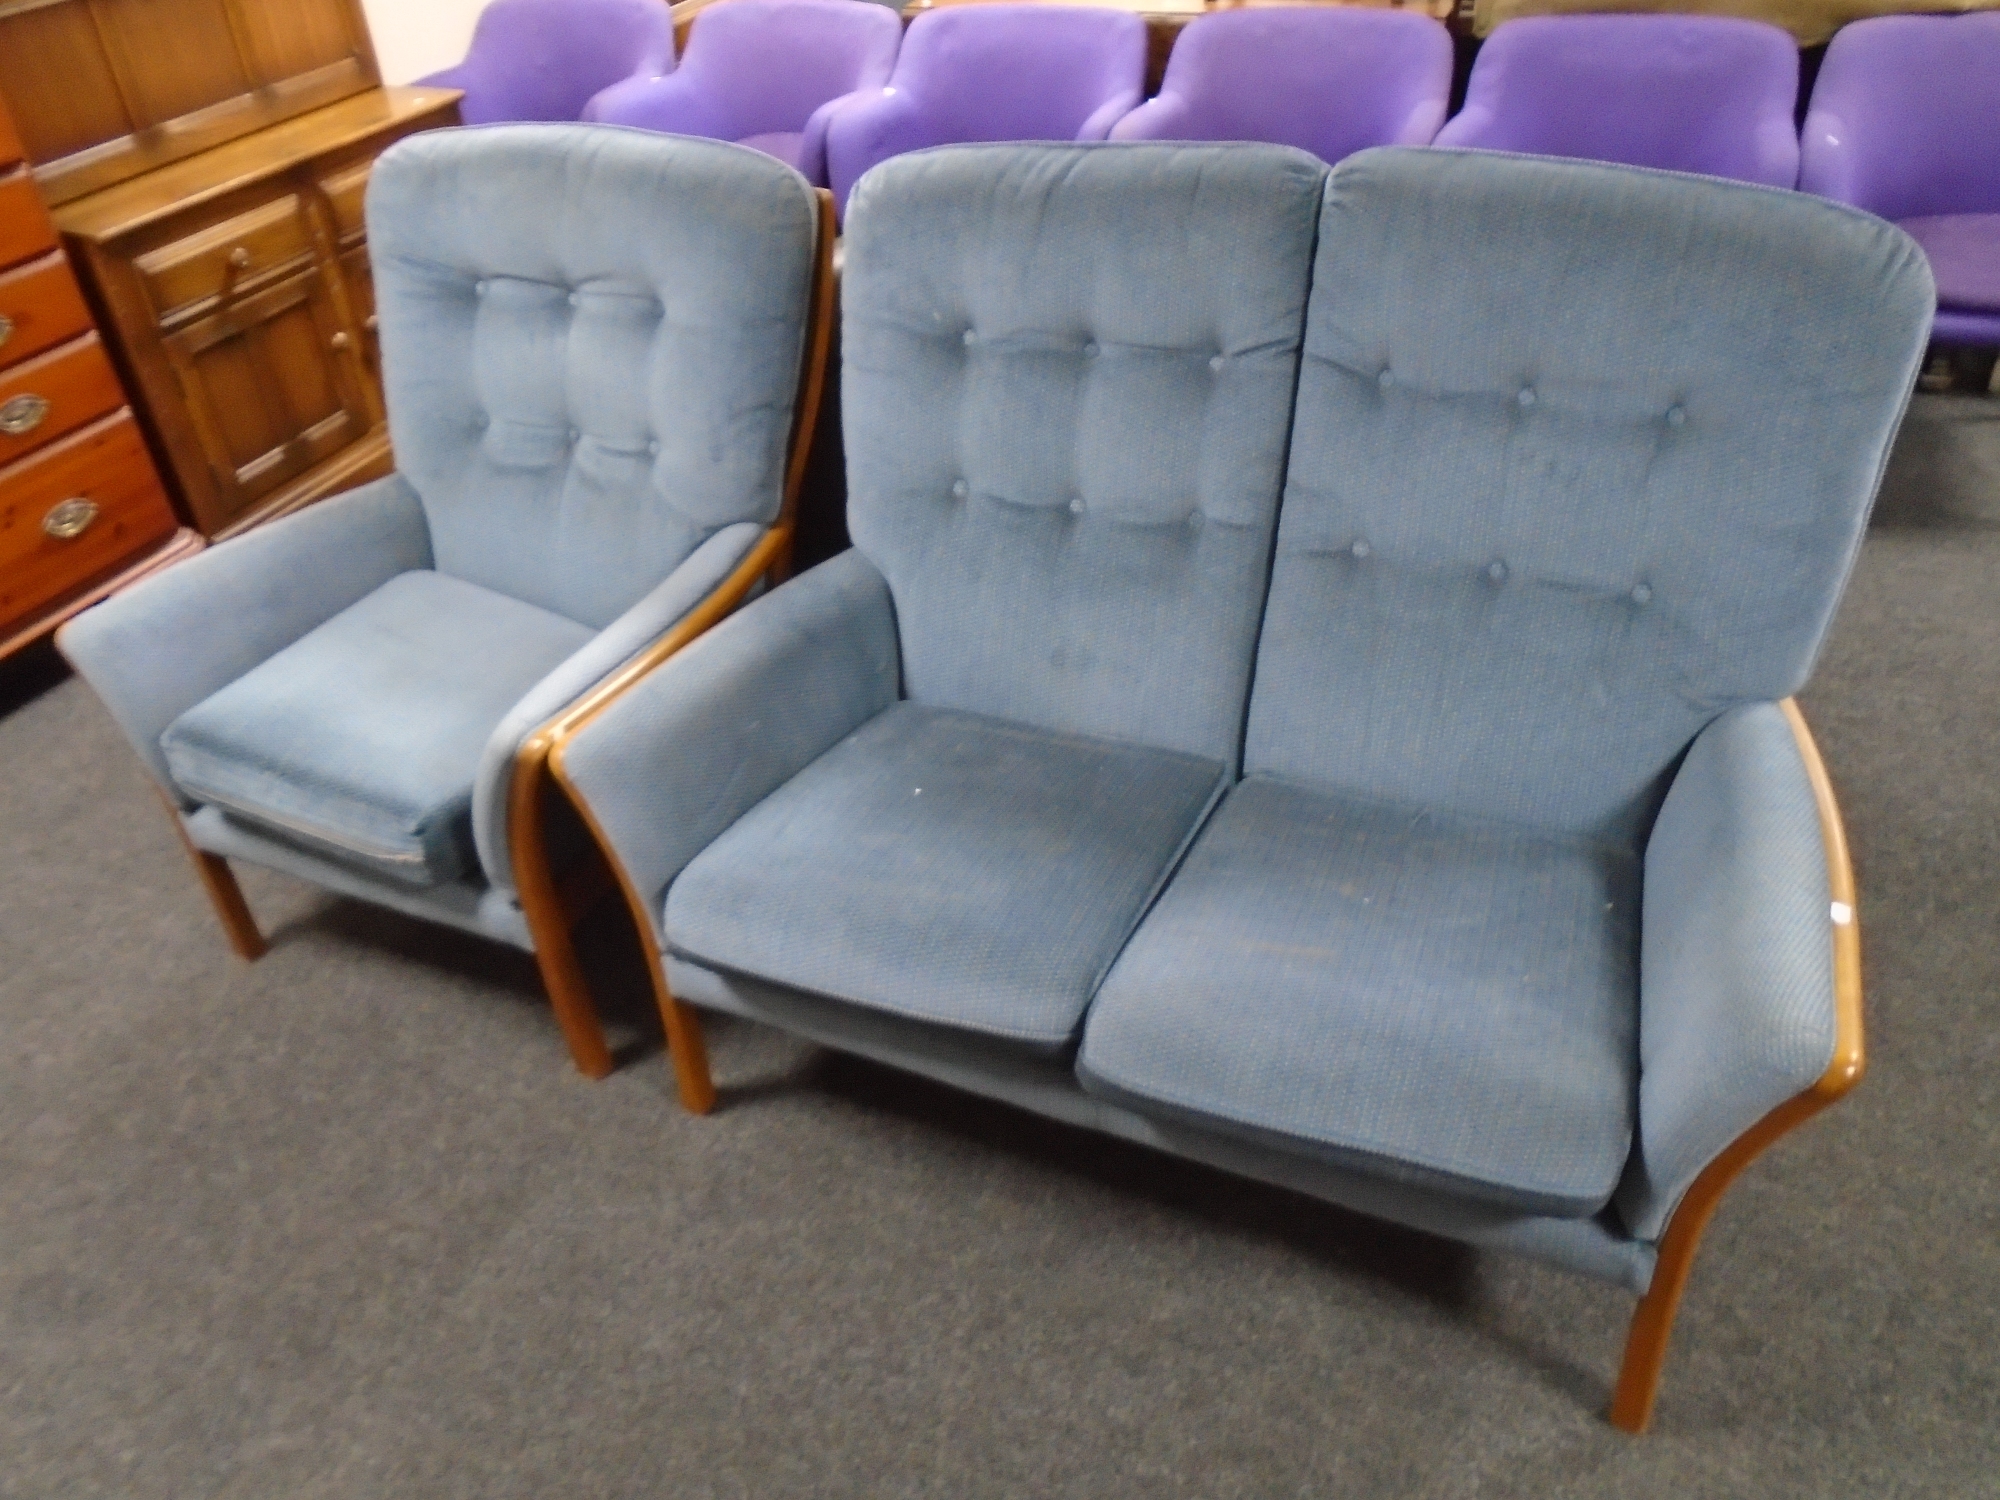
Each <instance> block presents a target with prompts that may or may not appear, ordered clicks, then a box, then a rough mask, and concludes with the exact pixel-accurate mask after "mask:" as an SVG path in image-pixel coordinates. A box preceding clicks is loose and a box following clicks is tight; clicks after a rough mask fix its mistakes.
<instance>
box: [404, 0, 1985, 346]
mask: <svg viewBox="0 0 2000 1500" xmlns="http://www.w3.org/2000/svg"><path fill="white" fill-rule="evenodd" d="M665 14H666V10H665V7H664V6H663V5H661V4H660V3H659V0H494V3H493V4H492V5H490V6H489V7H488V9H487V11H486V13H485V15H484V16H482V18H481V22H480V27H479V32H478V34H477V36H476V37H475V39H474V44H473V49H472V53H471V54H470V55H469V56H468V58H467V60H466V62H465V63H464V64H462V65H461V66H460V67H459V68H458V69H454V70H452V71H451V72H449V73H445V74H438V75H435V76H434V77H433V78H431V79H428V80H425V81H426V82H431V83H441V84H452V85H455V86H459V87H464V88H466V89H467V90H468V98H467V103H466V106H465V117H466V119H467V120H468V122H471V123H478V122H480V121H483V120H491V119H530V118H583V119H589V120H596V121H601V122H604V123H614V124H624V125H633V126H640V127H643V128H647V129H653V130H665V131H672V132H676V133H680V134H688V135H703V136H711V137H716V138H720V139H725V140H733V141H738V142H741V143H742V144H744V145H748V146H753V147H756V148H758V149H760V150H763V151H766V152H769V153H770V154H772V155H774V156H778V157H780V158H781V159H783V160H785V161H787V162H789V163H790V164H791V165H793V166H794V167H796V168H798V169H799V170H800V171H801V172H803V173H804V174H805V175H806V176H807V177H808V178H809V179H811V180H812V181H813V182H815V183H818V184H820V185H822V186H830V187H831V188H832V189H833V192H834V194H835V198H836V201H837V203H838V204H840V205H841V206H842V207H843V209H844V207H845V204H846V201H847V197H848V194H849V193H850V192H851V191H852V189H853V186H854V184H855V182H856V181H857V180H859V178H860V177H861V175H862V174H863V173H864V172H866V171H867V170H868V169H869V168H870V167H872V166H874V165H875V164H876V163H877V162H879V161H883V160H886V159H887V158H888V157H890V156H894V155H897V154H899V153H901V152H904V151H909V150H914V149H917V148H919V147H923V146H930V145H940V144H946V143H951V142H959V141H996V140H1078V141H1087V140H1104V139H1107V138H1108V139H1113V140H1233V139H1240V140H1259V141H1276V142H1279V143H1282V144H1287V145H1295V146H1299V147H1302V148H1304V149H1305V150H1308V151H1311V152H1313V153H1314V154H1316V155H1318V156H1320V157H1321V158H1323V159H1324V160H1326V161H1329V162H1334V161H1338V160H1340V159H1341V158H1342V157H1344V156H1347V155H1350V154H1351V153H1353V152H1355V151H1358V150H1361V149H1363V148H1365V147H1368V146H1375V145H1424V144H1433V143H1434V144H1436V145H1440V146H1461V147H1478V148H1485V149H1492V150H1504V151H1521V152H1533V153H1537V154H1541V155H1550V156H1570V157H1585V158H1590V159H1594V160H1602V161H1614V162H1623V163H1627V164H1631V165H1635V166H1648V167H1659V168H1666V169H1669V170H1678V171H1686V172H1699V173H1703V174H1706V175H1711V176H1720V177H1733V178H1738V179H1741V180H1743V181H1747V182H1755V183H1762V184H1765V185H1768V186H1773V187H1792V186H1794V185H1797V186H1800V187H1803V188H1805V189H1807V190H1808V191H1812V192H1815V193H1819V194H1821V195H1823V196H1826V197H1830V198H1835V199H1839V200H1840V201H1843V202H1847V203H1851V204H1854V205H1855V206H1857V207H1860V208H1864V209H1867V210H1869V211H1871V212H1874V213H1877V214H1879V215H1881V216H1882V217H1885V218H1889V219H1893V220H1895V221H1897V222H1898V223H1901V224H1902V225H1903V227H1904V228H1905V229H1907V230H1909V232H1910V233H1911V234H1912V235H1913V236H1914V237H1915V238H1916V239H1917V240H1918V241H1919V243H1921V244H1922V245H1923V246H1924V248H1925V250H1926V252H1927V253H1928V254H1929V255H1930V257H1931V260H1932V264H1933V269H1934V271H1935V273H1936V275H1937V279H1938V285H1939V298H1940V311H1939V316H1938V323H1937V334H1938V338H1939V340H1940V341H1941V342H1947V343H1965V344H1974V345H1980V344H2000V15H1996V14H1991V13H1988V14H1984V15H1980V14H1974V15H1966V16H1894V17H1884V18H1879V19H1875V20H1868V21H1861V22H1857V23H1854V24H1853V25H1850V26H1848V27H1846V28H1844V29H1843V30H1842V31H1841V32H1840V33H1839V34H1838V35H1837V36H1836V37H1835V39H1834V41H1833V43H1832V45H1831V47H1830V48H1829V49H1828V52H1827V56H1826V60H1825V64H1824V66H1823V68H1822V70H1821V73H1820V77H1819V81H1818V84H1817V87H1816V88H1815V90H1814V94H1813V98H1812V108H1811V111H1810V113H1809V114H1808V116H1807V119H1806V123H1805V129H1804V131H1803V147H1802V137H1801V133H1800V132H1799V131H1798V130H1796V129H1795V127H1794V124H1793V121H1794V113H1793V111H1794V108H1795V106H1796V101H1797V96H1798V86H1799V57H1798V50H1797V48H1796V46H1795V44H1794V43H1793V41H1792V39H1791V38H1790V37H1789V36H1788V35H1787V34H1786V33H1784V32H1783V31H1780V30H1779V29H1777V28H1776V27H1773V26H1768V25H1764V24H1762V23H1759V22H1754V21H1743V20H1734V19H1728V18H1721V17H1709V16H1685V15H1570V16H1560V17H1545V18H1534V19H1524V20H1518V21H1513V22H1509V23H1507V24H1506V25H1503V26H1501V27H1500V28H1499V29H1498V30H1496V31H1495V32H1494V34H1493V36H1492V37H1491V38H1490V39H1488V41H1487V42H1486V44H1485V45H1484V47H1483V48H1482V49H1481V51H1480V53H1479V56H1478V59H1477V61H1476V63H1475V64H1474V67H1473V71H1472V76H1471V79H1470V81H1469V84H1468V88H1467V93H1466V99H1465V105H1464V108H1463V109H1462V110H1460V112H1459V113H1458V114H1457V115H1456V116H1455V117H1454V118H1452V119H1451V120H1449V121H1448V122H1447V120H1446V118H1445V116H1446V110H1447V105H1448V101H1449V97H1450V90H1451V75H1452V46H1451V42H1450V38H1449V36H1448V34H1447V33H1446V32H1445V30H1444V28H1443V27H1442V26H1441V25H1439V24H1438V23H1437V22H1435V21H1433V20H1431V19H1429V18H1428V17H1425V16H1420V15H1415V14H1411V13H1408V12H1400V11H1386V10H1349V9H1340V8H1334V7H1325V8H1312V7H1299V8H1283V9H1259V10H1242V11H1231V12H1222V13H1217V14H1212V15H1207V16H1203V17H1201V18H1199V19H1197V20H1195V21H1193V22H1191V23H1190V24H1189V25H1188V26H1187V27H1186V28H1185V30H1184V31H1183V32H1182V34H1181V36H1180V37H1179V39H1178V40H1177V42H1176V43H1175V46H1174V49H1173V52H1172V54H1171V55H1170V57H1169V60H1168V64H1167V72H1166V77H1165V80H1164V82H1163V84H1162V86H1161V90H1160V93H1159V95H1158V97H1156V98H1154V99H1151V100H1143V87H1144V78H1145V66H1146V31H1145V26H1144V23H1143V22H1142V21H1141V20H1140V19H1139V18H1138V17H1137V16H1135V15H1131V14H1127V13H1123V12H1117V11H1110V10H1096V9H1088V8H1082V7H1078V8H1067V7H1060V6H1046V5H984V6H967V7H958V8H948V9H942V10H936V11H930V12H926V13H925V14H923V15H922V16H920V17H918V18H917V19H916V20H915V21H914V22H913V23H911V25H910V27H909V29H908V33H907V35H905V34H904V30H903V27H902V24H901V21H900V19H899V17H898V16H897V14H896V12H895V11H894V10H893V9H890V8H886V7H884V6H882V5H874V4H862V3H856V0H730V3H728V4H724V5H718V6H714V7H711V8H709V9H707V10H705V11H703V12H702V13H701V15H700V16H699V18H698V19H697V22H696V25H695V27H694V30H693V33H692V35H691V37H690V39H689V43H688V46H687V51H686V55H685V56H684V57H683V58H681V59H680V61H679V66H678V68H676V67H675V65H674V64H675V59H674V54H673V44H672V33H671V27H670V24H669V23H668V22H667V21H666V20H665ZM587 39H594V40H595V42H596V43H597V44H598V46H599V49H600V50H599V51H598V52H597V53H595V54H592V55H590V56H589V58H588V59H586V56H585V53H584V52H583V50H582V49H583V48H584V46H585V42H586V40H587ZM508 59H513V60H514V66H515V73H516V74H518V75H523V77H522V83H521V85H520V86H516V87H512V88H511V89H510V88H506V87H499V86H496V84H495V83H494V82H493V80H496V79H499V78H501V77H502V76H503V75H506V66H505V64H506V62H507V60H508ZM522 59H532V60H533V61H534V66H533V67H531V68H526V69H523V68H522V67H521V60H522ZM586 61H588V63H589V65H586ZM607 76H608V77H610V78H612V79H614V80H615V81H613V82H611V83H610V84H609V85H608V86H605V80H606V78H607ZM1007 78H1029V79H1032V80H1033V81H1034V82H1033V86H1032V87H1030V88H1002V87H995V86H994V81H995V80H996V79H1007Z"/></svg>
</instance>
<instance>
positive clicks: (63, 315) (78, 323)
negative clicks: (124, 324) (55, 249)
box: [0, 254, 90, 368]
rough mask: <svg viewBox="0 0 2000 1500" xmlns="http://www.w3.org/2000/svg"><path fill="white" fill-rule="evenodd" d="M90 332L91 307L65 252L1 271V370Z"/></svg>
mask: <svg viewBox="0 0 2000 1500" xmlns="http://www.w3.org/2000/svg"><path fill="white" fill-rule="evenodd" d="M89 331H90V310H89V309H88V308H86V307H85V306H84V305H83V293H82V292H80V291H78V290H77V285H76V278H75V277H74V276H72V275H70V273H69V262H68V261H66V260H64V259H63V257H62V256H61V255H60V254H50V255H45V256H43V257H42V258H41V259H40V260H31V261H29V262H28V263H27V264H26V265H25V266H17V267H16V268H15V269H13V270H11V271H0V368H5V367H6V366H8V365H17V364H19V363H20V362H21V361H22V360H24V359H32V358H34V356H36V355H37V354H40V353H41V352H42V351H43V350H44V349H53V348H55V346H56V345H57V344H61V343H66V342H67V341H68V340H70V339H73V338H75V337H76V336H77V335H78V334H82V333H88V332H89Z"/></svg>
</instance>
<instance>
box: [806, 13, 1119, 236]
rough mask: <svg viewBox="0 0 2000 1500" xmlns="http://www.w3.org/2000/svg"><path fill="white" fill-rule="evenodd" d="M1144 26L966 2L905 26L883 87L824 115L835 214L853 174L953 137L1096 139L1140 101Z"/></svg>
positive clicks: (1103, 16) (1108, 16)
mask: <svg viewBox="0 0 2000 1500" xmlns="http://www.w3.org/2000/svg"><path fill="white" fill-rule="evenodd" d="M1145 84H1146V23H1145V22H1144V21H1142V20H1141V19H1140V18H1139V17H1138V16H1137V15H1134V14H1131V13H1129V12H1125V11H1113V10H1092V9H1087V8H1085V7H1081V6H1077V7H1070V6H1059V5H966V6H954V7H952V8H950V9H946V10H929V11H925V12H924V13H923V14H922V15H920V16H918V17H917V18H916V20H914V21H912V22H911V23H910V29H909V33H908V34H907V35H906V36H905V37H904V38H903V49H902V51H901V52H900V53H899V54H898V55H897V57H896V71H895V74H894V76H893V77H891V78H890V80H889V86H888V87H887V88H884V89H882V90H880V91H879V92H877V93H875V94H873V95H872V96H870V95H864V96H863V97H862V98H860V99H857V100H855V101H854V102H852V103H850V104H846V105H843V106H842V107H841V108H840V109H839V110H837V111H835V113H834V116H833V120H832V123H831V124H830V125H828V127H827V132H826V161H827V175H828V178H829V180H830V183H831V186H832V188H833V198H834V202H835V203H837V204H839V205H840V209H841V212H842V214H843V215H844V214H845V213H846V211H847V195H848V194H849V193H851V192H853V191H854V184H855V182H856V181H857V180H858V179H859V178H860V176H861V174H862V173H864V172H866V171H867V170H868V169H869V168H870V167H872V166H874V165H875V164H876V163H877V162H880V161H887V160H888V159H889V158H890V157H892V156H896V155H898V154H900V153H902V152H904V151H915V150H918V149H919V148H921V147H924V146H944V145H950V144H952V143H954V142H959V141H1101V140H1103V139H1104V138H1105V137H1106V136H1108V135H1109V134H1110V133H1111V127H1112V126H1113V125H1115V124H1117V123H1118V121H1119V120H1120V119H1122V118H1123V117H1124V116H1125V115H1126V114H1128V113H1130V112H1131V110H1132V109H1133V107H1134V106H1136V105H1137V104H1138V102H1139V101H1140V99H1142V98H1143V97H1145Z"/></svg>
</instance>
